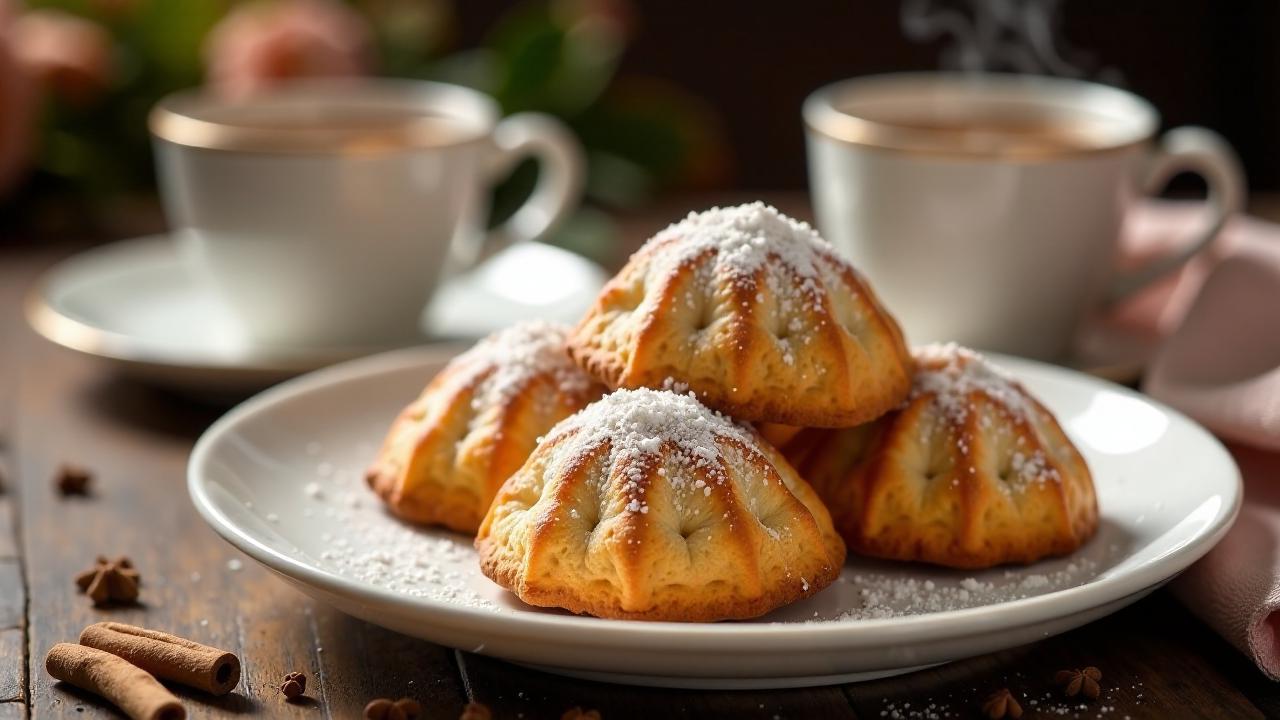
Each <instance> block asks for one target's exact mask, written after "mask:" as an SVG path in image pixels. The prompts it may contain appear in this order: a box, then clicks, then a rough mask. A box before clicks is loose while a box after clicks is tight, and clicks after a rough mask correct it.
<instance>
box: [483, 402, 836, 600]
mask: <svg viewBox="0 0 1280 720" xmlns="http://www.w3.org/2000/svg"><path fill="white" fill-rule="evenodd" d="M476 546H477V548H478V549H479V551H480V559H481V568H482V570H483V571H484V572H485V574H486V575H488V576H489V577H490V578H492V579H493V580H495V581H496V582H498V584H500V585H502V586H503V587H507V588H509V589H511V590H513V591H514V592H515V593H516V594H517V595H518V596H519V597H520V598H521V599H523V600H524V601H525V602H528V603H531V604H535V605H543V606H555V607H562V608H566V609H569V610H572V611H574V612H580V613H589V614H592V615H597V616H600V617H614V618H635V619H647V620H683V621H711V620H722V619H728V618H743V617H754V616H757V615H760V614H763V613H765V612H768V611H769V610H771V609H773V608H775V607H778V606H779V605H782V604H785V603H787V602H791V601H793V600H796V599H798V598H801V597H805V596H807V595H810V594H812V593H814V592H816V591H817V590H819V589H821V588H823V587H825V586H826V585H828V584H829V583H830V582H831V581H832V580H834V578H835V576H836V575H837V574H838V573H839V569H840V566H841V564H842V563H843V560H844V553H845V550H844V545H843V543H842V542H841V541H840V539H839V537H838V536H837V535H836V532H835V529H834V528H833V527H832V525H831V518H830V516H829V515H828V513H827V511H826V509H825V508H824V507H822V504H821V502H820V501H819V500H818V499H817V497H816V495H814V493H813V490H812V489H811V488H810V487H809V486H808V484H806V483H805V482H804V480H802V479H801V478H800V477H799V476H798V475H796V473H795V470H793V469H792V468H791V466H790V465H788V464H787V462H786V460H784V459H783V458H782V457H781V455H779V454H778V452H777V451H776V450H775V449H774V448H772V447H771V446H769V445H767V444H765V443H763V442H762V441H761V440H760V439H759V437H758V436H757V435H756V433H755V431H754V430H752V429H751V428H750V427H749V426H745V425H740V424H738V423H736V422H735V421H733V420H731V419H730V418H728V417H726V416H724V415H722V414H720V413H718V412H716V411H714V410H711V409H708V408H707V407H705V406H703V405H702V404H701V403H699V402H698V401H697V400H696V399H695V398H693V397H692V396H689V395H679V394H676V393H673V392H670V391H666V390H651V389H647V388H641V389H637V390H619V391H616V392H614V393H611V394H609V395H606V396H605V397H604V398H602V399H600V400H599V401H597V402H595V403H593V404H591V405H589V406H588V407H586V408H585V409H583V410H581V411H580V412H578V413H577V414H576V415H573V416H571V417H569V418H567V419H565V420H563V421H561V422H560V423H559V424H557V425H556V426H555V427H554V428H553V429H552V430H551V431H550V432H548V433H547V435H546V437H545V438H543V441H542V442H541V443H540V444H539V445H538V448H537V449H536V450H535V451H534V452H533V454H532V455H531V456H530V457H529V460H528V462H526V463H525V465H524V467H522V468H521V469H520V470H519V471H518V472H517V473H515V474H514V475H513V476H512V477H511V478H510V479H509V480H507V482H506V483H505V484H504V485H503V487H502V489H501V490H500V491H499V492H498V495H497V497H496V498H495V499H494V502H493V505H492V506H491V508H490V510H489V514H488V515H487V516H486V517H485V519H484V522H483V523H482V524H481V526H480V530H479V533H478V534H477V538H476Z"/></svg>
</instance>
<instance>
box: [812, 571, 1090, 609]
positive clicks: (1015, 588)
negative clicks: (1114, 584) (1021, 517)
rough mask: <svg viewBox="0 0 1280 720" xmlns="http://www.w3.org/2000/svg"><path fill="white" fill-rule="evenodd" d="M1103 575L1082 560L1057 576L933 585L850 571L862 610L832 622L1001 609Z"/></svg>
mask: <svg viewBox="0 0 1280 720" xmlns="http://www.w3.org/2000/svg"><path fill="white" fill-rule="evenodd" d="M1097 574H1098V563H1097V561H1095V560H1093V559H1091V558H1088V557H1080V558H1076V559H1073V560H1071V561H1070V562H1068V563H1066V564H1065V565H1063V566H1061V567H1059V568H1057V569H1054V570H1041V571H1036V570H1034V569H1032V570H1012V569H1010V570H1005V571H1004V572H1003V573H1000V574H999V576H998V577H996V576H994V575H993V573H991V572H987V573H984V574H983V578H984V579H978V578H976V577H962V578H949V579H942V578H941V577H938V578H937V579H931V578H929V577H924V576H923V575H922V576H912V575H909V574H897V573H882V572H868V571H857V570H854V569H851V568H845V571H844V573H843V574H842V575H841V577H840V580H839V582H840V583H843V584H847V585H849V586H851V587H852V588H853V589H854V590H855V596H856V597H857V598H859V600H860V601H861V606H859V607H853V608H850V609H848V610H845V611H844V612H842V613H840V614H839V615H838V616H836V617H835V618H828V620H836V621H844V620H874V619H881V618H894V617H904V616H909V615H923V614H926V613H936V612H946V611H948V610H963V609H965V608H972V607H980V606H984V605H995V604H998V603H1004V602H1010V601H1013V600H1022V599H1024V598H1028V597H1033V596H1036V595H1044V594H1047V593H1051V592H1056V591H1058V590H1063V589H1066V588H1070V587H1075V586H1077V585H1083V584H1085V583H1087V582H1089V581H1090V580H1092V579H1093V578H1094V577H1096V576H1097Z"/></svg>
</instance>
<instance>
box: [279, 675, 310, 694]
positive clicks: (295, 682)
mask: <svg viewBox="0 0 1280 720" xmlns="http://www.w3.org/2000/svg"><path fill="white" fill-rule="evenodd" d="M306 691H307V676H306V675H303V674H302V673H300V672H291V673H289V674H288V675H285V676H284V681H283V682H281V683H280V687H278V688H276V692H278V693H280V694H281V695H284V699H285V700H292V699H294V698H296V697H299V696H300V695H302V694H303V693H305V692H306Z"/></svg>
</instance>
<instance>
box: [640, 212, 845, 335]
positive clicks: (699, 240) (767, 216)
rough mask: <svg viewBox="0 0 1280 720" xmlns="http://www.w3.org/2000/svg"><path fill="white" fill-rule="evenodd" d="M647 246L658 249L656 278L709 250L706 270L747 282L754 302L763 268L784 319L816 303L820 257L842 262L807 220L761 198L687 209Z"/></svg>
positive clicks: (759, 299)
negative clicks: (736, 204)
mask: <svg viewBox="0 0 1280 720" xmlns="http://www.w3.org/2000/svg"><path fill="white" fill-rule="evenodd" d="M649 245H660V246H662V248H663V252H661V253H656V254H655V258H654V260H653V264H652V266H651V272H652V273H654V274H655V275H656V276H657V277H665V276H669V275H671V274H674V273H675V270H676V268H677V267H679V266H681V265H683V264H685V263H687V262H689V261H691V260H693V259H694V258H697V257H700V256H702V255H703V254H706V253H708V252H710V253H712V254H713V256H714V257H713V259H712V260H711V262H710V263H709V265H708V266H707V268H706V269H707V270H709V271H710V272H711V273H712V275H713V276H714V277H716V278H720V279H723V280H725V281H728V282H734V283H739V284H743V285H748V286H751V287H752V288H753V289H754V290H755V291H756V295H755V299H756V301H757V302H763V301H764V295H763V294H762V293H760V290H761V288H760V287H758V286H757V285H756V278H757V276H758V275H760V274H761V271H763V277H764V282H765V285H766V286H767V287H768V288H769V291H770V293H771V294H772V296H773V297H774V298H775V299H776V302H777V303H778V310H779V311H780V313H781V315H782V316H783V317H784V318H786V317H794V314H795V313H796V312H797V311H798V310H799V308H800V307H801V306H802V305H807V306H812V307H817V306H818V305H819V304H820V300H819V298H820V297H821V295H822V294H823V292H824V290H823V279H824V275H830V273H823V272H821V270H822V268H820V262H822V259H825V263H827V264H830V263H833V262H835V263H839V262H842V261H841V260H840V259H839V255H838V254H837V253H836V252H835V250H834V249H833V248H832V247H831V245H830V244H829V243H827V241H826V240H823V239H822V237H821V236H819V235H818V233H817V231H815V230H814V229H813V228H812V227H810V226H809V224H808V223H805V222H801V221H799V220H795V219H793V218H790V217H787V216H786V215H783V214H782V213H780V212H778V210H777V209H776V208H774V207H772V206H770V205H766V204H764V203H762V202H754V203H749V204H746V205H738V206H735V207H724V208H722V207H714V208H711V209H710V210H707V211H704V212H700V213H690V214H689V215H688V216H687V217H686V218H685V219H684V220H681V221H680V222H677V223H674V224H672V225H670V226H668V227H667V228H666V229H664V230H662V231H661V232H659V233H658V234H657V235H654V236H653V238H652V239H650V240H649V243H647V245H646V247H648V246H649ZM641 252H644V250H642V251H641Z"/></svg>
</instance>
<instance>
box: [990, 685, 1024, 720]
mask: <svg viewBox="0 0 1280 720" xmlns="http://www.w3.org/2000/svg"><path fill="white" fill-rule="evenodd" d="M982 714H983V715H986V716H987V717H989V718H991V720H1001V718H1013V719H1014V720H1017V719H1018V718H1020V717H1022V706H1021V705H1019V704H1018V701H1017V699H1016V698H1014V697H1013V693H1011V692H1009V688H1000V689H999V690H997V691H995V692H993V693H991V694H990V695H988V696H987V699H986V701H984V702H983V703H982Z"/></svg>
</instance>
